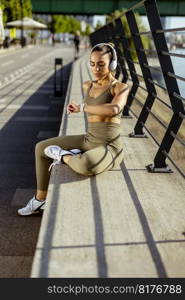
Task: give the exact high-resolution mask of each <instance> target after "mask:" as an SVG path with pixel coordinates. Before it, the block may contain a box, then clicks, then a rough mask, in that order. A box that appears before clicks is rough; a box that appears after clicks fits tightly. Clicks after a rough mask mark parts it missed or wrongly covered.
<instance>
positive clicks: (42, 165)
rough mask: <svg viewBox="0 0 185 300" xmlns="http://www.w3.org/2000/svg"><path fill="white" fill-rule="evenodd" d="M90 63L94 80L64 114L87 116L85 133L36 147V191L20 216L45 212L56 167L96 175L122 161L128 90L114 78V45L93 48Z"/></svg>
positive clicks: (115, 65) (53, 140)
mask: <svg viewBox="0 0 185 300" xmlns="http://www.w3.org/2000/svg"><path fill="white" fill-rule="evenodd" d="M89 64H90V68H91V72H92V74H93V76H94V80H88V81H85V82H84V83H83V90H84V94H85V97H84V99H83V101H82V103H81V104H76V103H75V102H74V101H71V102H70V103H69V104H68V105H67V111H66V112H67V113H69V114H72V113H73V114H74V113H79V112H85V113H86V114H87V121H88V130H87V133H85V134H80V135H67V136H57V137H53V138H50V139H46V140H43V141H41V142H38V143H37V144H36V147H35V168H36V181H37V190H36V192H35V195H34V196H33V198H32V199H30V200H29V201H28V203H27V205H26V206H25V207H23V208H20V209H19V210H18V214H19V215H20V216H28V215H32V214H37V213H39V212H40V211H42V210H43V209H44V206H45V202H46V197H47V189H48V184H49V178H50V171H51V169H52V168H53V167H55V165H60V164H66V165H67V166H68V167H69V168H71V169H72V170H73V171H74V172H76V173H78V174H81V175H84V176H96V175H98V174H100V173H102V172H105V171H108V170H111V169H113V168H117V167H119V165H120V163H121V162H122V160H123V157H124V156H123V145H122V140H121V136H120V132H121V126H120V123H121V115H122V111H123V108H124V106H125V105H126V102H127V97H128V92H129V87H128V85H127V84H125V83H122V82H120V81H119V80H117V79H116V78H115V77H114V72H115V70H116V67H117V54H116V51H115V49H114V46H113V44H110V43H100V44H97V45H95V46H94V47H93V48H92V49H91V53H90V60H89ZM113 174H114V173H113Z"/></svg>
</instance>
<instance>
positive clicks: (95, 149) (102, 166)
mask: <svg viewBox="0 0 185 300" xmlns="http://www.w3.org/2000/svg"><path fill="white" fill-rule="evenodd" d="M49 145H58V146H60V147H61V148H63V149H65V150H70V149H74V148H77V149H81V150H82V153H80V154H77V155H74V156H71V158H70V159H69V161H68V163H67V164H68V166H69V167H70V168H71V169H73V170H74V171H75V172H77V173H79V174H82V175H86V176H91V175H96V174H99V173H101V172H103V171H106V170H110V169H112V168H113V167H115V159H116V161H117V162H118V163H119V164H120V162H121V161H122V159H123V157H122V149H121V151H117V152H115V151H114V149H113V148H112V146H111V145H109V144H103V143H102V144H100V143H99V144H97V143H92V142H89V141H88V139H87V138H86V135H85V134H82V135H68V136H57V137H54V138H50V139H47V140H43V141H41V142H38V143H37V144H36V147H35V163H36V180H37V189H39V190H42V191H46V190H47V188H48V183H49V177H50V173H49V171H48V169H49V166H50V164H51V163H52V161H53V160H52V159H50V158H49V157H47V156H46V155H45V154H44V149H45V148H46V147H47V146H49ZM114 152H115V155H114ZM117 157H119V158H118V160H117Z"/></svg>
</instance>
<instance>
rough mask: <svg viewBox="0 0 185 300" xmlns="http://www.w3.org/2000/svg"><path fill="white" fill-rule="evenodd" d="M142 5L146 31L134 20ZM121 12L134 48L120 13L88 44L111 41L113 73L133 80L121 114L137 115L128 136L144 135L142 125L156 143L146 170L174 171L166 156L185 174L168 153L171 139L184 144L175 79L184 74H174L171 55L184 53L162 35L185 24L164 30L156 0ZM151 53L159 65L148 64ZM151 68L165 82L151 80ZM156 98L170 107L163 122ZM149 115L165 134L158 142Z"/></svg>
mask: <svg viewBox="0 0 185 300" xmlns="http://www.w3.org/2000/svg"><path fill="white" fill-rule="evenodd" d="M141 6H143V7H144V8H145V12H146V16H147V20H148V24H149V31H144V32H141V31H140V30H139V27H138V24H137V19H136V15H135V9H136V8H139V7H141ZM124 15H125V17H126V22H127V26H128V28H129V30H130V35H131V39H132V41H133V45H134V48H131V47H130V44H129V39H128V36H127V35H126V33H125V30H124V25H123V23H122V19H121V16H120V17H118V18H116V19H114V20H113V21H112V22H110V23H108V24H106V25H104V26H103V27H101V28H100V29H98V30H96V31H95V32H93V33H92V34H91V35H90V42H91V45H92V46H94V45H95V44H97V43H101V42H113V43H114V45H115V49H116V51H117V54H118V66H119V68H118V69H117V71H116V74H115V77H116V78H118V77H120V76H121V77H122V79H121V81H122V82H127V81H128V80H131V82H132V87H131V89H130V93H129V96H128V99H127V103H126V105H125V107H124V110H123V115H122V117H123V118H131V117H132V116H131V115H130V114H129V113H130V112H131V114H133V115H134V116H135V117H136V118H137V122H136V124H135V127H134V132H133V133H130V134H129V136H130V137H132V138H133V137H136V138H143V137H144V138H146V137H147V136H146V134H145V133H144V132H143V128H144V129H145V130H146V131H147V133H148V134H149V135H150V136H151V137H152V138H153V140H154V141H155V142H156V144H157V145H158V150H157V153H156V155H155V157H154V161H153V162H152V163H151V164H149V165H147V166H146V168H147V170H148V171H149V172H160V173H163V172H165V173H166V172H167V173H169V172H173V171H172V170H171V169H170V168H169V166H168V165H167V164H166V159H167V158H168V159H169V160H170V161H171V163H172V164H173V166H174V167H175V168H176V169H177V170H178V171H179V173H180V174H181V175H182V176H183V177H184V178H185V173H184V171H183V168H182V165H180V166H179V165H178V164H177V163H176V162H175V160H174V159H172V157H171V155H170V150H171V147H172V145H173V143H174V141H177V142H178V143H180V144H181V146H182V147H183V150H184V146H185V141H184V140H183V138H182V137H179V135H178V131H179V128H180V127H181V125H182V123H183V120H184V118H185V110H184V106H185V98H184V97H183V96H182V95H181V93H180V90H179V86H178V83H177V80H180V81H185V78H183V77H181V76H179V75H177V74H175V72H174V68H173V64H172V59H171V57H172V56H175V57H178V58H185V55H183V54H177V53H172V52H171V51H169V49H168V45H167V40H166V37H165V34H166V32H172V31H173V32H178V31H185V27H184V28H173V29H166V30H165V29H163V27H162V23H161V19H160V15H159V12H158V8H157V3H156V1H155V0H144V1H141V2H139V3H138V4H137V5H135V6H133V7H132V8H130V9H129V10H127V11H125V12H124V13H123V16H124ZM144 35H147V36H149V37H150V39H152V40H153V44H154V48H153V50H152V51H151V50H149V49H145V48H144V46H143V42H142V36H144ZM134 51H135V53H136V54H137V59H133V55H132V52H134ZM149 54H150V56H149ZM151 55H153V56H156V57H157V58H158V63H159V68H156V67H154V66H152V65H150V64H149V57H151ZM184 65H185V60H184ZM138 67H139V69H140V71H141V73H140V74H138V72H137V70H136V69H137V68H138ZM152 71H155V72H160V73H161V75H162V76H163V81H164V84H161V83H159V82H156V80H154V78H153V75H152ZM139 88H140V89H141V90H143V91H144V93H145V94H146V99H145V100H144V101H141V99H139V98H138V97H137V95H136V93H137V92H138V89H139ZM157 90H158V91H159V90H161V91H163V94H164V95H167V97H168V100H169V102H168V101H166V99H164V98H162V97H160V96H159V95H158V92H157ZM156 101H158V102H160V105H163V106H164V107H165V108H166V109H168V110H169V111H170V113H171V116H170V119H169V122H167V123H166V122H164V121H163V120H161V118H160V117H159V116H158V115H157V114H156V113H154V112H153V111H152V107H153V105H154V104H155V103H156ZM134 103H137V104H139V105H140V107H141V111H140V113H139V114H137V113H136V112H135V111H134V109H133V107H134ZM149 116H152V117H153V118H154V120H155V121H157V122H158V124H159V125H160V126H162V127H163V130H164V134H163V136H162V139H161V141H160V143H159V142H158V140H157V139H156V136H155V135H154V134H153V133H152V131H151V130H150V129H149V128H148V126H146V121H147V120H148V118H149ZM183 125H185V124H183ZM161 131H162V130H161ZM184 156H185V155H184Z"/></svg>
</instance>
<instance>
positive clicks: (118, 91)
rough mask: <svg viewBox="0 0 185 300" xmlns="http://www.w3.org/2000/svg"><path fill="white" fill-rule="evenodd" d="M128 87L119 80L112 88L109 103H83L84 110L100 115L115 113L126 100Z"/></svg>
mask: <svg viewBox="0 0 185 300" xmlns="http://www.w3.org/2000/svg"><path fill="white" fill-rule="evenodd" d="M128 93H129V87H128V85H127V84H125V83H122V82H119V83H117V84H116V87H115V89H114V94H115V95H114V98H113V100H112V102H111V103H105V104H97V105H88V104H85V105H84V111H85V112H87V113H91V114H94V115H100V116H111V117H112V116H115V115H117V114H118V113H119V112H120V111H121V110H122V108H123V107H124V106H125V104H126V102H127V97H128Z"/></svg>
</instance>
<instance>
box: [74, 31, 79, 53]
mask: <svg viewBox="0 0 185 300" xmlns="http://www.w3.org/2000/svg"><path fill="white" fill-rule="evenodd" d="M73 41H74V45H75V58H76V57H78V54H79V45H80V32H79V31H77V32H76V33H75V35H74V39H73Z"/></svg>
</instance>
